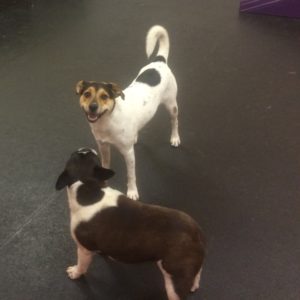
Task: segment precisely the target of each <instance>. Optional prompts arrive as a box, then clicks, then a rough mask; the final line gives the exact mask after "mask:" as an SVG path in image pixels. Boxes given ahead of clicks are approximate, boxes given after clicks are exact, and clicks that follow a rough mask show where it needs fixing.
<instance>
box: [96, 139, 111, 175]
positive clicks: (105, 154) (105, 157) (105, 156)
mask: <svg viewBox="0 0 300 300" xmlns="http://www.w3.org/2000/svg"><path fill="white" fill-rule="evenodd" d="M97 144H98V148H99V151H100V154H101V164H102V167H103V168H106V169H109V167H110V144H108V143H103V142H101V141H97Z"/></svg>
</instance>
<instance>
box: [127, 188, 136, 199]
mask: <svg viewBox="0 0 300 300" xmlns="http://www.w3.org/2000/svg"><path fill="white" fill-rule="evenodd" d="M127 197H128V198H130V199H132V200H138V199H139V193H138V191H137V190H128V191H127Z"/></svg>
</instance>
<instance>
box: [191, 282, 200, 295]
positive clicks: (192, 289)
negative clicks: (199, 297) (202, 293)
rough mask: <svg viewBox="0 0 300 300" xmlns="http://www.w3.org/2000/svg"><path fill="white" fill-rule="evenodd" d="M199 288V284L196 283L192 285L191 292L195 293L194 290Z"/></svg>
mask: <svg viewBox="0 0 300 300" xmlns="http://www.w3.org/2000/svg"><path fill="white" fill-rule="evenodd" d="M198 289H199V284H195V285H193V286H192V288H191V292H192V293H194V292H196V291H197V290H198Z"/></svg>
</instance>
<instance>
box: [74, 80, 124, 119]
mask: <svg viewBox="0 0 300 300" xmlns="http://www.w3.org/2000/svg"><path fill="white" fill-rule="evenodd" d="M76 93H77V95H79V96H80V98H79V103H80V106H81V107H82V108H83V110H84V112H85V114H86V116H87V119H88V121H89V122H90V123H94V122H96V121H97V120H98V119H99V118H100V117H101V116H103V115H104V114H105V113H108V112H111V111H112V110H113V109H114V106H115V101H116V98H117V97H119V96H120V97H121V98H122V99H124V94H123V92H122V90H121V88H120V87H119V86H118V85H117V84H115V83H105V82H100V83H98V82H94V81H84V80H81V81H79V82H78V83H77V85H76Z"/></svg>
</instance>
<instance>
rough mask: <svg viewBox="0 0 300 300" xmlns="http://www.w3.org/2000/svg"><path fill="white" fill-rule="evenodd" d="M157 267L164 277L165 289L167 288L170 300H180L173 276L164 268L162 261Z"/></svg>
mask: <svg viewBox="0 0 300 300" xmlns="http://www.w3.org/2000/svg"><path fill="white" fill-rule="evenodd" d="M157 265H158V267H159V269H160V271H161V273H162V275H163V277H164V281H165V288H166V292H167V296H168V300H180V298H179V296H178V295H177V293H176V292H175V289H174V284H173V282H172V277H171V275H170V274H169V273H168V272H167V271H166V270H165V269H164V268H163V266H162V263H161V261H158V262H157Z"/></svg>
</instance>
